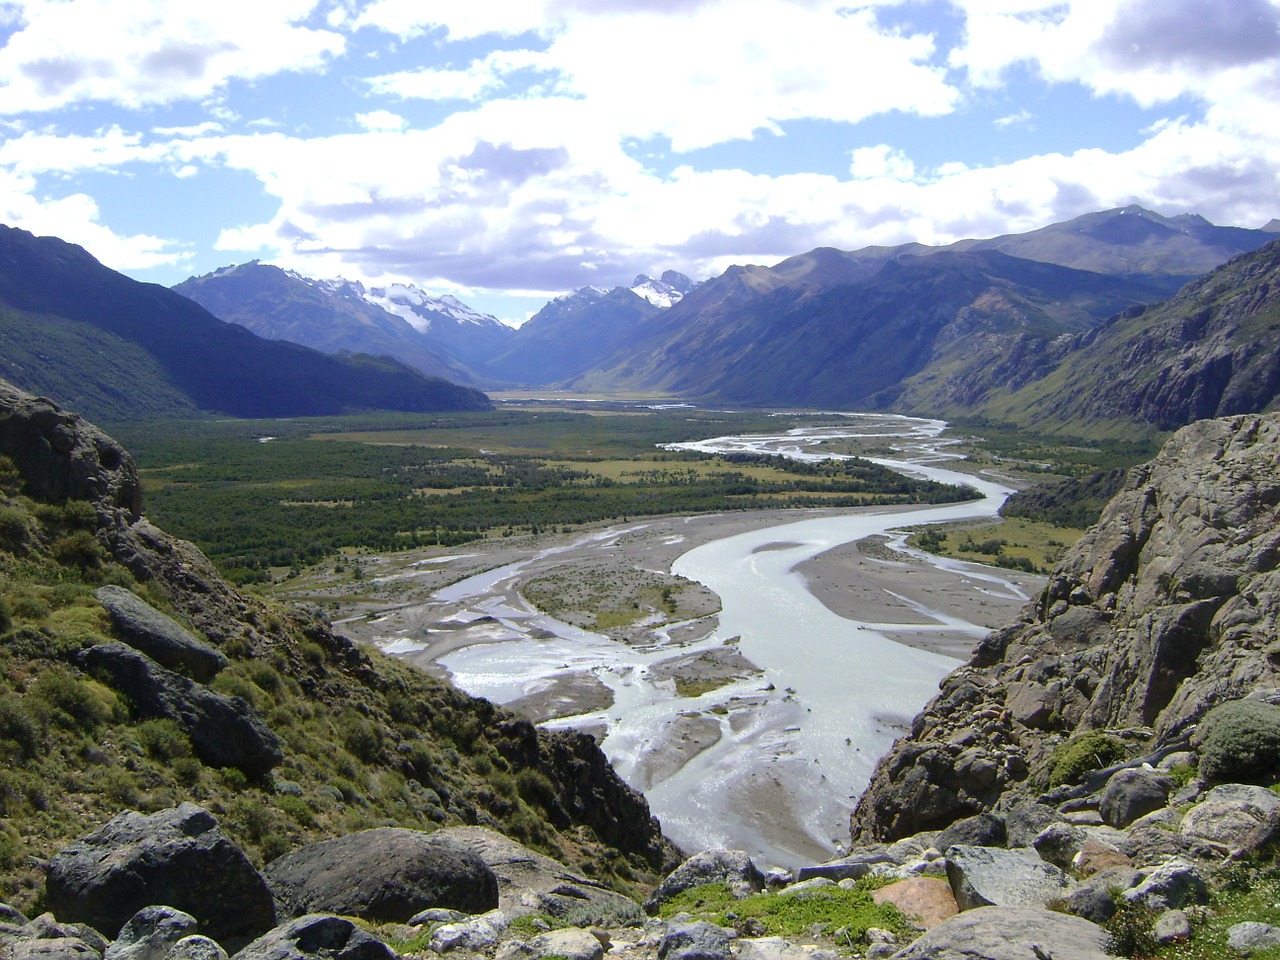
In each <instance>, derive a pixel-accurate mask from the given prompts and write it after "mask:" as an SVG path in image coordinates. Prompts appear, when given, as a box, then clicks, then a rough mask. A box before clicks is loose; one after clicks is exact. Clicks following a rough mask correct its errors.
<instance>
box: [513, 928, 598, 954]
mask: <svg viewBox="0 0 1280 960" xmlns="http://www.w3.org/2000/svg"><path fill="white" fill-rule="evenodd" d="M529 948H530V950H531V951H532V952H533V955H534V956H535V957H564V958H565V960H601V958H602V957H603V956H604V944H603V943H601V942H600V939H599V938H598V937H596V936H594V935H592V934H591V933H589V932H588V931H586V930H578V929H576V928H574V927H570V928H568V929H567V930H548V931H547V932H546V933H542V934H539V935H538V936H536V937H534V938H533V939H532V940H530V941H529Z"/></svg>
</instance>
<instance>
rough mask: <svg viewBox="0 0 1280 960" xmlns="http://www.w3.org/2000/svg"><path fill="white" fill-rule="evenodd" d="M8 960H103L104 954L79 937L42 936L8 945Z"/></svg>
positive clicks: (15, 941) (6, 950)
mask: <svg viewBox="0 0 1280 960" xmlns="http://www.w3.org/2000/svg"><path fill="white" fill-rule="evenodd" d="M5 953H6V955H7V957H8V960H101V958H102V954H100V953H99V952H98V951H97V950H95V949H93V947H91V946H89V944H87V943H85V942H84V941H83V940H81V939H80V938H79V937H41V938H38V939H31V940H14V941H13V942H12V943H9V944H7V945H6V949H5Z"/></svg>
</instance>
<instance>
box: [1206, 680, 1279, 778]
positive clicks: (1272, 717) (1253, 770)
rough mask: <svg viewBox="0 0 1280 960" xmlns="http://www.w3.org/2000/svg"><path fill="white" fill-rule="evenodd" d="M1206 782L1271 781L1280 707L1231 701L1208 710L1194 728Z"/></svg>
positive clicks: (1274, 773) (1275, 762)
mask: <svg viewBox="0 0 1280 960" xmlns="http://www.w3.org/2000/svg"><path fill="white" fill-rule="evenodd" d="M1197 740H1198V741H1199V750H1200V767H1199V774H1200V778H1201V779H1202V780H1204V781H1205V782H1206V783H1272V782H1274V781H1275V780H1276V779H1277V775H1280V707H1275V706H1272V705H1271V704H1269V703H1262V702H1261V701H1257V700H1233V701H1231V702H1230V703H1224V704H1221V705H1219V706H1217V707H1214V708H1213V709H1212V710H1210V711H1209V712H1208V713H1207V714H1206V715H1205V717H1204V719H1203V720H1201V721H1200V728H1199V730H1198V731H1197Z"/></svg>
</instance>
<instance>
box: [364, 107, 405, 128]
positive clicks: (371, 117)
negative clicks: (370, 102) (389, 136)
mask: <svg viewBox="0 0 1280 960" xmlns="http://www.w3.org/2000/svg"><path fill="white" fill-rule="evenodd" d="M356 123H358V124H359V125H360V126H362V127H363V128H364V129H366V130H371V131H395V130H403V129H404V128H405V127H407V126H408V125H409V121H408V120H406V119H405V118H404V117H402V116H400V114H398V113H392V112H391V111H390V110H373V111H371V112H369V113H357V114H356Z"/></svg>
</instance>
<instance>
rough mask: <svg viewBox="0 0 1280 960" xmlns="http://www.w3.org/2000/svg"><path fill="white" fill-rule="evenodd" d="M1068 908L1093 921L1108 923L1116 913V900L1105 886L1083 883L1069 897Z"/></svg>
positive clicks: (1078, 915)
mask: <svg viewBox="0 0 1280 960" xmlns="http://www.w3.org/2000/svg"><path fill="white" fill-rule="evenodd" d="M1067 909H1068V910H1070V911H1071V912H1072V913H1074V914H1075V915H1076V916H1077V917H1083V918H1084V919H1086V920H1088V921H1090V922H1091V923H1099V924H1101V923H1106V922H1107V921H1108V920H1110V919H1111V918H1112V917H1114V916H1115V915H1116V910H1117V906H1116V901H1115V898H1114V897H1112V896H1111V891H1110V890H1108V889H1106V888H1105V887H1095V886H1090V885H1083V886H1079V887H1076V889H1074V890H1072V891H1071V894H1070V896H1068V897H1067Z"/></svg>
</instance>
